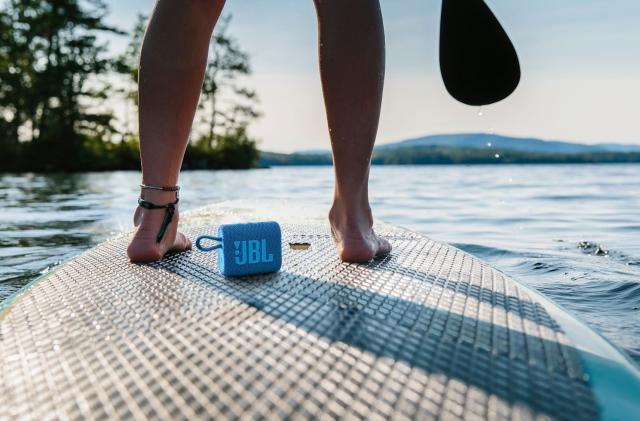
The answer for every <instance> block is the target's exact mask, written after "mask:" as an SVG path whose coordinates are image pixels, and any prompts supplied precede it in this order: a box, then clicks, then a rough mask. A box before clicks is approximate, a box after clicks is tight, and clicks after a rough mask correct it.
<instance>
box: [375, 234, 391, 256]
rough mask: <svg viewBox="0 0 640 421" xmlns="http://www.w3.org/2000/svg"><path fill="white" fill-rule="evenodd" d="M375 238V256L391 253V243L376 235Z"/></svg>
mask: <svg viewBox="0 0 640 421" xmlns="http://www.w3.org/2000/svg"><path fill="white" fill-rule="evenodd" d="M377 239H378V250H377V251H376V257H382V256H386V255H387V254H389V253H391V243H390V242H389V241H387V240H386V239H385V238H382V237H377Z"/></svg>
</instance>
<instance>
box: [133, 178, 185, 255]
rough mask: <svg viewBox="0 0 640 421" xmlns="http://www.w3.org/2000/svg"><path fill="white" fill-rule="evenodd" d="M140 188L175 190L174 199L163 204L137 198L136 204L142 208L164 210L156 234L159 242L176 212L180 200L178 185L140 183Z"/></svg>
mask: <svg viewBox="0 0 640 421" xmlns="http://www.w3.org/2000/svg"><path fill="white" fill-rule="evenodd" d="M140 188H141V189H143V190H145V189H149V190H162V191H169V192H175V193H176V201H175V202H171V203H167V204H165V205H158V204H156V203H153V202H150V201H148V200H145V199H143V198H142V197H139V198H138V205H139V206H140V207H142V208H145V209H149V210H155V209H164V210H165V214H164V219H163V220H162V225H160V231H159V232H158V235H157V236H156V243H159V242H160V241H161V240H162V237H164V234H165V233H166V232H167V228H168V227H169V224H170V223H171V220H172V219H173V214H174V213H175V212H176V205H177V204H178V202H179V201H180V198H179V197H178V192H179V191H180V186H173V187H163V186H150V185H148V184H140Z"/></svg>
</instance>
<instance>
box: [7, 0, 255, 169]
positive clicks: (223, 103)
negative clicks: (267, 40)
mask: <svg viewBox="0 0 640 421" xmlns="http://www.w3.org/2000/svg"><path fill="white" fill-rule="evenodd" d="M106 14H107V8H106V4H105V2H104V1H102V0H5V1H2V0H0V81H1V83H0V148H2V154H0V171H87V170H114V169H139V168H140V164H139V150H138V142H137V139H136V138H135V136H134V134H133V129H132V128H131V127H130V126H129V124H125V127H124V128H120V126H122V124H120V125H118V124H116V123H117V122H116V121H115V118H114V116H113V113H112V112H111V111H110V109H109V108H110V105H111V103H110V102H109V99H110V98H113V97H114V93H117V92H116V91H115V90H116V88H114V87H113V84H112V83H110V81H113V77H115V75H121V77H122V76H124V79H125V80H126V81H128V82H129V83H128V85H127V86H126V87H125V88H124V90H121V91H120V93H121V94H123V98H124V99H125V100H126V101H129V103H130V104H132V105H133V107H134V108H135V107H137V97H138V95H137V81H138V57H139V54H140V47H141V44H142V39H143V36H144V30H145V27H146V18H145V17H144V16H140V17H139V18H138V21H137V23H136V26H135V28H134V30H133V32H132V34H131V40H130V43H129V46H128V48H127V50H126V51H125V53H124V54H123V55H121V56H120V57H115V58H114V57H110V56H109V55H108V49H107V45H106V44H105V43H101V42H99V41H98V35H99V34H100V33H116V34H123V33H122V32H121V31H119V30H118V29H116V28H113V27H109V26H107V25H106V24H105V16H106ZM228 23H229V18H226V19H224V20H223V24H222V25H221V26H220V30H218V31H216V33H215V34H214V36H213V38H212V44H211V45H212V46H211V52H212V55H211V59H210V61H209V65H208V67H207V75H206V78H205V79H206V82H205V87H204V92H203V103H204V105H202V106H201V114H202V115H201V116H200V125H199V126H198V127H203V126H206V128H205V129H203V130H200V132H199V133H200V134H199V137H198V142H196V144H194V145H193V146H191V147H190V148H189V149H190V150H193V151H194V152H193V153H194V154H195V156H194V157H193V160H199V162H202V163H206V164H210V166H209V167H211V168H249V167H251V166H253V165H255V163H256V161H257V154H258V152H257V149H256V146H255V142H254V141H252V140H251V139H249V138H248V137H247V133H246V128H247V126H248V124H249V123H250V122H251V121H252V120H253V119H255V118H257V117H258V115H259V113H258V112H257V111H256V110H255V109H254V108H253V106H254V104H255V102H256V100H257V98H256V95H255V93H254V92H252V91H251V90H248V89H246V88H244V87H242V86H240V85H239V84H238V80H239V76H245V75H248V74H250V68H249V62H248V56H247V55H246V53H244V52H242V51H241V50H240V48H239V47H238V44H237V42H236V41H235V40H234V39H233V38H231V37H229V36H228V35H227V34H226V31H227V28H228ZM207 104H208V105H207ZM205 112H206V113H208V114H207V115H209V116H213V118H209V119H207V118H206V117H205V115H204V113H205ZM205 144H206V146H207V147H206V148H205V147H204V145H205ZM187 162H190V161H189V159H188V160H187ZM187 162H185V167H194V168H196V167H197V168H205V166H198V165H195V164H189V165H187ZM203 165H204V164H203Z"/></svg>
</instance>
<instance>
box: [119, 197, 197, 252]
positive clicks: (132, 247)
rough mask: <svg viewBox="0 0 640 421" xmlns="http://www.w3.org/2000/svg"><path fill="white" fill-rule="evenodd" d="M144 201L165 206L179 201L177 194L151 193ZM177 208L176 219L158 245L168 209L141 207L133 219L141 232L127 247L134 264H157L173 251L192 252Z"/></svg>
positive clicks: (137, 233)
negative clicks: (179, 221)
mask: <svg viewBox="0 0 640 421" xmlns="http://www.w3.org/2000/svg"><path fill="white" fill-rule="evenodd" d="M144 198H145V199H146V200H150V201H152V202H153V203H158V204H164V203H170V202H173V201H174V200H175V193H171V194H168V193H167V192H148V193H147V194H145V196H144ZM179 213H180V212H179V211H178V208H177V207H176V211H175V214H174V215H173V219H172V220H171V223H170V224H169V227H167V231H166V232H165V234H164V236H163V237H162V240H161V241H160V242H159V243H158V242H156V237H157V235H158V231H160V226H161V225H162V220H163V219H164V215H165V210H164V209H153V210H150V209H144V208H141V207H138V208H137V209H136V212H135V214H134V216H133V224H134V226H136V227H137V228H138V229H137V230H136V232H135V233H134V234H133V239H132V240H131V243H130V244H129V247H128V248H127V255H128V256H129V260H131V261H132V262H154V261H156V260H160V259H162V258H163V257H164V255H165V254H167V253H169V252H179V251H184V250H190V249H191V241H189V239H188V238H187V237H185V235H184V234H182V233H181V232H178V220H179V219H180V215H179Z"/></svg>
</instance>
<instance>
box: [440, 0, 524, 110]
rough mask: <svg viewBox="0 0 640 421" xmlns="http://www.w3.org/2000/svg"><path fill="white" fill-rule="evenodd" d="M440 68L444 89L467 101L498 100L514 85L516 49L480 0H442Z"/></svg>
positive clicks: (517, 71) (485, 102) (516, 80)
mask: <svg viewBox="0 0 640 421" xmlns="http://www.w3.org/2000/svg"><path fill="white" fill-rule="evenodd" d="M440 71H441V73H442V79H443V80H444V85H445V87H446V88H447V91H448V92H449V93H450V94H451V96H453V97H454V98H455V99H457V100H458V101H460V102H462V103H464V104H467V105H488V104H492V103H494V102H498V101H501V100H503V99H505V98H506V97H508V96H509V95H510V94H511V93H512V92H513V91H514V90H515V89H516V87H517V86H518V83H519V82H520V64H519V62H518V55H517V53H516V50H515V48H514V47H513V44H512V43H511V40H510V39H509V36H508V35H507V33H506V32H505V31H504V29H503V28H502V26H501V25H500V22H498V19H496V17H495V16H494V14H493V13H492V12H491V10H490V9H489V7H488V6H487V5H486V4H485V3H484V2H483V1H482V0H443V2H442V16H441V22H440Z"/></svg>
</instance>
